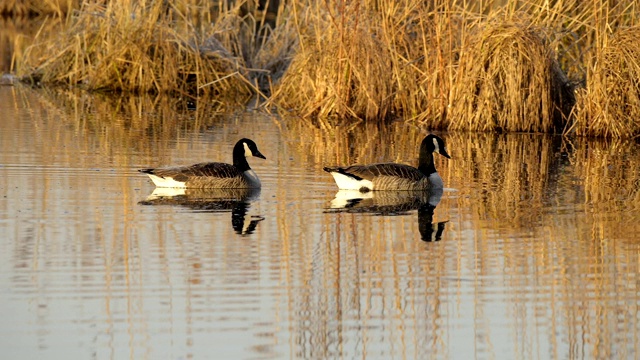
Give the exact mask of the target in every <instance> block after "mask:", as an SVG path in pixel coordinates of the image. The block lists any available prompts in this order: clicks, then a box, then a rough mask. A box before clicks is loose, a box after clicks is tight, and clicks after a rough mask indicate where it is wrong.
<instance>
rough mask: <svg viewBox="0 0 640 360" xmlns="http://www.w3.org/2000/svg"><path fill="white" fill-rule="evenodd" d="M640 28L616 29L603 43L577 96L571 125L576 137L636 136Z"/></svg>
mask: <svg viewBox="0 0 640 360" xmlns="http://www.w3.org/2000/svg"><path fill="white" fill-rule="evenodd" d="M638 39H640V26H634V27H629V28H624V29H619V30H618V31H617V32H616V33H615V34H613V35H612V36H611V37H610V39H607V41H604V45H602V48H601V49H600V50H599V51H598V52H597V53H596V56H595V57H594V61H593V63H592V64H591V66H589V68H588V76H587V84H586V88H584V89H581V90H580V91H579V92H578V102H577V105H576V109H575V123H574V124H573V127H572V130H573V131H575V133H576V134H579V135H587V136H602V137H615V138H621V137H638V136H640V42H639V41H638Z"/></svg>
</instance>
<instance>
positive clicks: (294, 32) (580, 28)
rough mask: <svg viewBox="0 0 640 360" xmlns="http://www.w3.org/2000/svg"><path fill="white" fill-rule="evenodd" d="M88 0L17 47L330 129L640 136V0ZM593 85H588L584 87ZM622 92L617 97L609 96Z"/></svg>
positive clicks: (46, 60)
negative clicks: (392, 126)
mask: <svg viewBox="0 0 640 360" xmlns="http://www.w3.org/2000/svg"><path fill="white" fill-rule="evenodd" d="M139 4H147V3H144V2H143V3H141V2H137V1H133V0H116V1H110V2H108V3H107V5H106V7H102V6H101V5H98V4H96V3H93V2H86V3H84V4H83V6H82V8H81V9H80V10H79V11H77V12H74V13H72V14H71V15H70V16H68V18H67V21H68V24H67V30H66V31H64V32H62V33H60V34H55V35H54V36H51V35H46V34H44V33H41V34H40V36H38V37H37V38H36V40H35V42H34V45H33V46H32V47H31V48H29V49H28V50H27V51H25V52H24V54H23V56H21V57H20V59H19V60H18V61H17V64H18V65H19V67H18V71H19V75H21V76H24V77H25V78H28V79H30V80H32V81H33V82H38V83H43V84H44V83H47V84H62V85H74V86H75V85H79V86H81V87H83V88H86V89H90V90H104V91H119V92H136V93H170V94H174V95H179V96H189V97H194V98H195V97H198V96H202V95H206V96H210V95H211V96H215V97H218V98H219V99H220V101H233V102H240V103H242V102H244V101H246V100H247V99H248V98H249V97H252V96H255V95H259V96H260V97H262V98H267V99H268V101H267V102H266V103H265V104H266V105H265V108H269V107H268V106H271V105H278V106H279V108H280V109H286V110H287V113H293V114H295V115H296V116H300V117H304V118H313V119H315V120H316V122H317V123H318V124H321V125H322V126H323V127H325V128H330V127H333V126H336V125H341V124H343V123H349V122H359V121H362V120H364V121H374V122H385V121H389V120H393V119H397V118H402V119H404V120H405V121H411V122H413V123H415V124H418V125H420V126H421V127H423V128H429V129H452V130H453V129H456V130H457V129H462V130H480V131H496V130H497V131H533V132H537V131H541V132H560V131H566V132H572V133H575V134H580V135H597V136H613V137H635V136H638V135H640V126H639V124H638V122H637V120H635V119H637V118H638V117H637V116H636V111H637V109H638V106H637V103H638V100H639V99H638V87H637V84H636V82H637V81H638V73H640V72H639V71H638V65H637V64H638V61H637V57H638V55H637V54H638V53H639V52H640V43H638V42H634V41H633V40H634V37H635V38H637V34H638V31H637V30H634V29H636V26H638V23H637V22H638V20H637V19H639V18H640V17H639V16H638V14H639V12H638V6H639V5H637V4H636V1H633V0H621V1H616V2H609V1H605V0H595V1H589V2H584V1H579V0H563V1H554V2H539V1H523V2H508V3H507V4H506V5H505V6H502V5H500V4H497V3H494V2H480V3H476V2H474V3H472V4H470V3H469V2H467V1H458V0H438V1H433V2H424V1H418V0H404V1H400V2H397V1H390V0H383V1H376V2H369V1H356V2H345V1H338V0H329V1H322V2H318V1H309V0H294V1H291V2H280V3H279V6H275V2H274V3H271V2H270V12H268V13H265V12H264V11H262V10H259V9H258V8H256V7H255V6H253V5H255V4H254V3H252V2H248V1H240V2H237V3H235V5H234V6H233V7H229V6H230V5H228V4H226V3H223V2H219V1H216V2H213V3H206V2H203V1H200V0H179V1H175V2H164V1H153V2H149V3H148V4H149V5H148V6H143V5H139ZM584 86H586V90H582V91H581V92H580V93H579V94H578V99H577V101H578V105H577V106H574V104H575V102H576V98H575V90H576V89H577V88H581V87H584ZM611 94H613V96H610V95H611Z"/></svg>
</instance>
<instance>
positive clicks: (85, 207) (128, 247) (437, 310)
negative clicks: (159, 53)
mask: <svg viewBox="0 0 640 360" xmlns="http://www.w3.org/2000/svg"><path fill="white" fill-rule="evenodd" d="M0 108H1V109H2V114H3V119H2V121H1V122H0V196H1V197H0V267H1V269H2V271H0V289H2V296H1V297H0V316H1V317H2V318H3V319H4V321H3V322H2V325H0V346H1V347H2V349H3V355H4V356H6V357H7V358H11V359H34V358H46V359H58V358H59V359H70V358H83V359H84V358H99V359H123V358H133V359H142V358H149V359H158V358H163V359H186V358H198V359H202V358H221V359H222V358H226V359H281V358H337V357H341V358H363V357H366V358H372V359H376V358H378V359H388V358H410V359H415V358H420V359H425V358H434V359H469V358H481V359H493V358H503V359H511V358H540V359H548V358H563V359H564V358H572V359H574V358H577V359H582V358H584V359H593V358H602V359H610V358H619V359H622V358H628V359H631V358H636V357H637V356H638V354H639V351H638V347H639V346H640V344H639V342H640V341H639V340H638V339H640V334H639V331H640V326H639V318H638V305H639V299H640V296H639V286H640V283H639V275H638V273H639V271H638V270H639V269H638V267H639V264H640V259H639V256H638V254H639V251H640V242H639V241H638V236H637V234H638V233H640V232H639V230H640V229H639V225H638V224H639V221H638V220H640V219H639V217H640V216H639V212H638V210H639V209H640V206H639V205H640V195H639V190H638V187H639V184H640V181H639V177H640V174H639V172H638V170H637V169H639V168H640V164H639V162H640V160H639V159H640V156H639V155H640V154H639V151H638V146H637V145H636V144H635V143H633V142H622V141H604V140H585V139H566V138H562V137H558V136H548V135H539V134H533V135H526V134H511V135H493V134H470V133H439V135H441V136H442V137H443V138H444V139H445V140H446V142H447V146H448V151H449V153H450V154H451V155H452V159H451V160H447V159H445V158H443V157H439V156H437V155H436V164H437V167H438V169H439V172H440V173H441V175H442V177H443V179H444V181H445V184H446V189H445V190H444V191H443V192H442V193H441V194H394V193H390V194H365V195H362V194H344V193H342V192H338V191H337V188H336V186H335V184H334V183H333V181H332V178H331V176H329V175H328V174H326V173H324V172H323V171H322V167H323V166H326V165H335V164H347V163H356V162H360V163H366V162H379V161H396V162H403V163H409V164H415V161H416V157H417V152H418V151H417V150H418V149H417V147H418V144H419V142H420V140H421V139H422V137H424V136H425V135H426V134H427V131H426V130H424V129H421V128H419V127H417V126H411V125H407V124H402V123H393V124H391V125H389V126H387V127H384V128H380V127H377V126H372V125H359V126H354V127H352V128H347V127H344V128H341V127H337V128H331V129H328V128H322V127H317V126H314V124H311V123H306V122H304V121H301V120H288V119H282V118H279V117H275V116H270V115H266V114H259V113H255V112H247V113H235V114H226V115H221V114H218V113H216V112H214V110H215V109H214V108H212V107H207V106H205V105H202V104H200V105H199V106H198V107H197V108H196V110H187V106H185V105H184V104H181V103H180V102H179V101H176V100H166V99H161V100H157V99H135V98H133V99H129V98H125V99H108V98H106V99H105V98H101V97H99V96H88V95H78V94H73V93H51V92H46V91H42V90H40V91H34V90H29V89H24V88H21V87H15V88H14V87H0ZM242 137H249V138H252V139H254V140H256V142H257V143H258V146H259V148H260V150H261V152H262V153H263V154H264V155H265V156H266V157H267V160H261V159H257V158H254V159H250V164H251V165H252V166H253V168H254V169H255V171H256V172H257V173H258V175H259V176H260V178H261V180H262V183H263V188H262V189H261V190H260V191H259V192H250V193H242V192H231V193H229V192H223V193H220V192H205V193H199V192H195V191H187V192H183V193H177V194H176V193H166V192H160V193H158V192H154V190H155V189H154V187H153V184H152V183H151V181H150V180H148V179H147V178H146V177H145V176H144V175H143V174H140V173H137V172H136V170H137V169H138V168H142V167H150V166H160V165H187V164H191V163H195V162H200V161H207V160H208V161H224V162H230V161H231V149H232V147H233V145H234V143H235V141H237V140H238V139H240V138H242Z"/></svg>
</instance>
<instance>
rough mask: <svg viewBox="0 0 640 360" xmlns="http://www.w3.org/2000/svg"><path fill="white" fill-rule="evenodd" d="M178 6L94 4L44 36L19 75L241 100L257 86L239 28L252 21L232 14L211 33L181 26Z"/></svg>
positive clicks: (43, 80)
mask: <svg viewBox="0 0 640 360" xmlns="http://www.w3.org/2000/svg"><path fill="white" fill-rule="evenodd" d="M170 10H171V9H168V8H166V7H165V5H164V4H163V2H153V3H152V5H150V6H148V7H139V6H138V5H137V2H134V1H113V2H109V4H108V5H107V6H106V7H102V6H101V5H99V4H86V5H85V6H84V7H83V8H82V9H81V10H80V11H79V12H78V13H77V14H76V15H75V16H73V17H71V18H70V20H69V21H70V24H69V27H68V30H67V31H65V32H63V33H61V34H59V35H58V36H53V37H49V36H46V35H44V34H40V36H38V37H37V38H36V41H35V42H34V45H32V46H31V47H30V48H28V49H27V50H26V54H25V56H24V61H23V62H22V64H21V65H22V66H21V67H20V68H19V69H18V75H20V76H24V77H25V78H28V79H29V80H30V81H32V82H34V83H47V84H65V85H68V84H70V85H78V86H81V87H82V88H85V89H88V90H98V91H117V92H133V93H170V94H174V95H179V96H192V97H195V96H200V95H215V96H220V97H221V98H226V99H234V100H237V101H243V99H245V100H246V99H247V98H248V97H249V96H251V95H252V94H253V93H254V89H253V88H252V87H253V86H254V85H253V84H252V82H251V80H250V79H249V76H250V72H249V70H248V68H247V66H246V63H245V61H244V58H243V52H244V50H245V43H244V42H243V41H245V40H246V36H243V35H242V34H243V31H240V30H237V29H239V28H240V29H243V26H244V27H245V28H244V29H245V30H247V29H246V26H247V25H246V23H245V22H243V21H242V20H241V19H239V18H238V17H237V16H235V15H234V13H232V12H228V13H226V14H225V16H223V17H221V18H220V19H219V20H218V21H217V22H216V24H215V25H214V26H213V27H212V28H210V29H208V30H209V31H208V34H209V35H207V36H204V35H200V34H199V33H198V32H197V31H196V30H195V29H194V28H192V27H190V26H188V25H186V26H181V27H179V26H174V23H175V22H178V21H180V20H175V19H174V17H173V16H172V15H171V14H172V12H171V11H170ZM122 14H126V15H125V16H123V15H122ZM180 29H182V31H180ZM230 29H236V31H230ZM248 31H253V30H248ZM228 34H232V35H231V36H229V35H228Z"/></svg>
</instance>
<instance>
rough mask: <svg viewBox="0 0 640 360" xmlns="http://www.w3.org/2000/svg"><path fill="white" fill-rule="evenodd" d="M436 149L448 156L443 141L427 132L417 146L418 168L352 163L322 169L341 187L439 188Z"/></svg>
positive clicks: (363, 190)
mask: <svg viewBox="0 0 640 360" xmlns="http://www.w3.org/2000/svg"><path fill="white" fill-rule="evenodd" d="M434 152H436V153H438V154H440V155H442V156H444V157H446V158H448V159H451V156H449V154H448V153H447V150H446V148H445V146H444V140H442V139H441V138H440V137H438V136H436V135H433V134H429V135H427V136H426V137H425V138H424V140H422V144H421V145H420V157H419V158H418V168H417V169H416V168H414V167H413V166H409V165H404V164H396V163H383V164H371V165H352V166H348V167H340V166H334V167H325V168H324V171H326V172H328V173H330V174H331V175H333V178H334V179H335V181H336V184H337V185H338V188H340V189H342V190H359V191H361V192H367V191H371V190H427V189H442V187H443V186H444V184H443V182H442V178H441V177H440V175H439V174H438V172H437V171H436V167H435V165H434V163H433V153H434Z"/></svg>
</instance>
